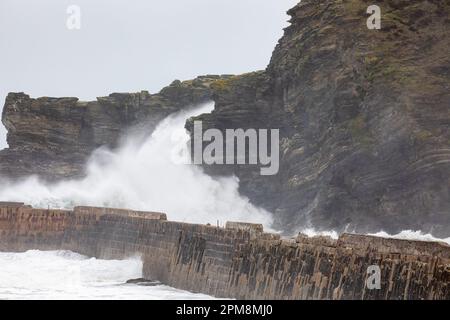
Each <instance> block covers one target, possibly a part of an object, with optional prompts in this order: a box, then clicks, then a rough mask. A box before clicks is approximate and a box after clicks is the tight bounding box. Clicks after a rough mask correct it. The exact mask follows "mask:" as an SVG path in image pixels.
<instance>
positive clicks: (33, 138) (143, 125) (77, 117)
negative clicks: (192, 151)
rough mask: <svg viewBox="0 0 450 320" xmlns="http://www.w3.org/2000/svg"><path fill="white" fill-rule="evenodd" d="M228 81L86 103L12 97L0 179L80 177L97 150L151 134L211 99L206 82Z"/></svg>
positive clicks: (8, 101)
mask: <svg viewBox="0 0 450 320" xmlns="http://www.w3.org/2000/svg"><path fill="white" fill-rule="evenodd" d="M226 77H227V76H214V75H211V76H202V77H198V78H196V79H194V80H189V81H184V82H181V81H178V80H177V81H174V82H173V83H172V84H171V85H170V86H168V87H165V88H163V89H162V90H161V91H160V92H159V93H158V94H149V93H148V92H147V91H142V92H139V93H113V94H110V95H109V96H108V97H100V98H97V100H96V101H90V102H82V101H79V100H78V98H48V97H43V98H37V99H32V98H30V97H29V96H28V95H26V94H24V93H10V94H9V95H8V96H7V98H6V102H5V106H4V109H3V115H2V121H3V124H4V125H5V127H6V129H7V130H8V136H7V140H8V144H9V148H8V149H5V150H2V151H0V175H1V176H6V177H8V178H13V179H16V178H19V177H24V176H28V175H32V174H33V175H39V176H40V177H41V178H44V179H47V180H56V179H61V178H67V177H80V176H82V175H83V174H84V171H83V169H84V166H85V164H86V160H87V158H88V157H89V155H90V154H91V153H92V152H93V151H94V150H95V149H97V148H99V147H101V146H105V147H108V148H115V147H117V145H118V143H119V141H120V138H121V137H123V135H124V134H125V133H126V132H127V133H128V132H139V134H144V135H145V134H147V135H148V134H150V133H151V132H152V131H153V129H154V128H155V126H156V124H157V123H158V122H159V121H160V120H162V119H163V118H165V117H166V116H167V115H169V114H171V113H173V112H176V111H178V110H180V109H182V108H188V107H189V106H193V105H196V104H199V103H203V102H206V101H208V100H210V99H211V90H210V84H211V83H213V82H214V81H216V80H218V79H222V78H226Z"/></svg>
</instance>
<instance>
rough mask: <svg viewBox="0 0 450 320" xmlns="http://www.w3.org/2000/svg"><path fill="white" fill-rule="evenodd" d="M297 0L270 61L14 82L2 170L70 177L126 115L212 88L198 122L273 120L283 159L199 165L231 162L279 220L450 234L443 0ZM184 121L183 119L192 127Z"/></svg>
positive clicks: (139, 119) (448, 62) (133, 119)
mask: <svg viewBox="0 0 450 320" xmlns="http://www.w3.org/2000/svg"><path fill="white" fill-rule="evenodd" d="M373 2H374V1H372V0H370V1H368V0H323V1H315V0H303V1H302V2H301V3H299V4H298V5H297V6H295V7H294V8H292V9H291V10H290V11H289V15H290V16H291V25H290V26H289V27H288V28H286V29H285V32H284V36H283V37H282V38H281V40H280V41H279V43H278V45H277V46H276V48H275V51H274V53H273V56H272V59H271V61H270V64H269V65H268V67H267V69H266V70H263V71H259V72H254V73H249V74H244V75H240V76H233V77H221V78H220V77H206V78H205V77H201V78H198V79H196V80H193V81H188V82H184V83H180V82H175V83H173V84H172V85H171V86H169V87H167V88H165V89H163V90H162V91H161V92H160V93H159V94H156V95H150V94H148V93H146V92H141V93H137V94H112V95H110V96H109V97H104V98H99V99H97V101H92V102H80V101H78V99H76V98H61V99H56V98H39V99H30V98H29V97H28V96H27V95H25V94H10V95H9V96H8V98H7V100H6V105H5V108H4V112H3V123H4V124H5V126H6V127H7V129H8V142H9V146H10V148H9V149H6V150H3V151H1V152H0V174H1V175H7V176H9V177H13V178H16V177H20V176H25V175H29V174H39V175H41V176H43V177H45V178H47V179H57V178H64V177H73V176H79V175H81V174H82V168H83V165H84V163H85V161H86V158H87V157H88V155H89V154H90V153H91V152H92V151H93V150H94V149H95V148H97V147H99V146H103V145H106V146H110V147H114V146H115V145H117V142H118V139H119V136H120V135H121V134H122V133H123V132H124V131H125V129H129V128H130V127H134V126H139V125H140V126H141V128H146V131H147V132H149V131H151V129H152V128H153V127H154V125H155V123H157V122H158V121H159V120H160V119H162V118H163V117H164V116H166V115H167V114H169V113H171V112H173V111H176V110H179V109H180V108H181V107H183V106H186V105H189V104H194V103H198V102H201V101H204V100H206V99H208V98H210V97H211V96H212V98H213V99H214V100H215V102H216V107H215V110H214V111H213V112H212V113H211V114H206V115H203V116H200V117H198V119H199V120H202V121H203V127H204V129H207V128H212V127H214V128H219V129H233V128H269V129H272V128H278V129H280V132H281V146H280V154H281V163H280V172H279V173H278V174H277V175H275V176H261V175H260V171H259V168H256V167H253V166H209V167H208V166H205V167H204V168H205V170H206V171H207V172H208V173H210V174H213V175H229V174H236V175H237V176H238V177H239V179H240V192H241V193H242V194H244V195H246V196H248V197H249V199H250V200H251V201H252V202H253V203H254V204H256V205H259V206H262V207H264V208H266V209H268V210H269V211H271V212H273V213H274V216H275V222H276V227H278V228H280V229H282V230H285V231H287V232H293V231H296V230H297V229H298V228H303V227H308V226H312V227H315V228H318V229H327V230H329V229H335V230H337V231H343V230H349V231H357V232H368V231H379V230H380V229H383V230H386V231H388V232H391V233H395V232H398V231H400V230H403V229H415V230H418V229H420V230H423V231H425V232H431V233H433V234H434V235H436V236H445V237H448V236H450V214H449V212H450V191H449V190H450V147H449V142H450V58H449V55H448V52H450V34H449V33H450V19H449V15H450V3H449V1H442V0H428V1H422V0H384V1H376V3H377V4H378V5H379V6H380V8H381V30H369V29H368V28H367V25H366V21H367V18H368V14H367V13H366V10H367V7H368V6H369V5H372V4H374V3H373ZM192 120H193V119H191V121H189V122H188V123H187V126H186V127H187V128H188V129H189V130H191V129H192V128H191V125H192Z"/></svg>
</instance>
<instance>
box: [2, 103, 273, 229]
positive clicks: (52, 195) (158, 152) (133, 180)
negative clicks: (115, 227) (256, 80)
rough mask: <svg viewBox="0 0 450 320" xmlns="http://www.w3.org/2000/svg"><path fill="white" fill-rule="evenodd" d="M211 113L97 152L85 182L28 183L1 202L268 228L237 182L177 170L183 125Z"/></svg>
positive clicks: (15, 186)
mask: <svg viewBox="0 0 450 320" xmlns="http://www.w3.org/2000/svg"><path fill="white" fill-rule="evenodd" d="M212 109H213V103H208V104H205V105H203V106H201V107H199V108H196V109H193V110H185V111H181V112H179V113H177V114H174V115H171V116H169V117H167V118H166V119H164V120H163V121H162V122H161V123H160V124H159V125H158V126H157V128H156V129H155V131H154V132H153V134H152V135H151V136H150V137H149V138H148V139H146V141H144V143H143V144H140V145H137V144H136V143H135V142H133V139H128V140H127V142H126V143H124V145H123V146H122V147H121V148H119V150H117V151H114V152H112V151H109V150H104V149H99V150H97V151H96V152H95V153H94V155H93V156H92V157H91V160H90V161H89V163H88V167H87V176H86V177H85V178H84V179H81V180H69V181H63V182H60V183H57V184H46V183H43V182H42V181H40V180H39V179H38V178H36V177H30V178H28V179H26V180H25V181H23V182H19V183H12V184H11V183H10V184H8V183H6V184H5V183H4V184H3V185H2V187H0V199H1V200H2V201H22V202H25V203H27V204H31V205H32V206H34V207H40V208H47V207H50V208H72V207H74V206H76V205H91V206H106V207H115V208H128V209H135V210H149V211H161V212H165V213H167V214H168V219H170V220H177V221H186V222H192V223H211V224H213V225H215V224H216V223H217V221H219V223H220V224H221V225H223V224H224V223H225V221H233V220H234V221H246V222H256V223H262V224H263V225H264V226H265V227H269V226H270V225H271V223H272V216H271V214H270V213H268V212H267V211H265V210H263V209H260V208H256V207H255V206H253V205H252V204H250V202H249V201H248V199H246V198H244V197H242V196H241V195H240V194H239V192H238V179H237V178H236V177H227V178H220V179H214V178H212V177H210V176H208V175H206V174H204V173H203V171H202V170H201V168H198V167H196V166H194V165H186V164H181V163H186V162H187V160H188V159H189V157H190V155H189V147H188V142H189V135H188V133H187V132H186V130H185V129H184V124H185V121H186V119H188V118H189V117H191V116H194V115H197V114H201V113H206V112H210V111H211V110H212Z"/></svg>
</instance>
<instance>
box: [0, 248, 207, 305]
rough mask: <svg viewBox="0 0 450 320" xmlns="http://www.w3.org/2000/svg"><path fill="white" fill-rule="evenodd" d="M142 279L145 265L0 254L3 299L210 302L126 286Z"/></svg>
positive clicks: (65, 254)
mask: <svg viewBox="0 0 450 320" xmlns="http://www.w3.org/2000/svg"><path fill="white" fill-rule="evenodd" d="M140 277H142V262H141V260H140V259H139V258H138V257H136V258H131V259H127V260H120V261H119V260H99V259H95V258H88V257H85V256H82V255H79V254H76V253H73V252H70V251H37V250H31V251H27V252H23V253H4V252H0V300H2V299H40V300H42V299H130V300H134V299H138V300H143V299H148V300H151V299H210V298H211V297H209V296H206V295H202V294H192V293H189V292H186V291H182V290H177V289H174V288H171V287H168V286H163V285H159V286H152V287H149V286H138V285H134V284H126V281H127V280H129V279H136V278H140Z"/></svg>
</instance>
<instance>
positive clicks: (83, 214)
mask: <svg viewBox="0 0 450 320" xmlns="http://www.w3.org/2000/svg"><path fill="white" fill-rule="evenodd" d="M32 249H38V250H71V251H74V252H78V253H80V254H84V255H87V256H92V257H97V258H101V259H124V258H128V257H130V256H136V255H138V256H140V257H141V259H142V261H143V275H144V277H145V278H146V279H149V280H159V281H161V282H162V283H164V284H167V285H170V286H173V287H176V288H180V289H185V290H190V291H192V292H202V293H205V294H210V295H214V296H216V297H225V298H238V299H305V300H306V299H334V300H340V299H356V300H363V299H364V300H368V299H392V300H402V299H404V300H408V299H409V300H413V299H414V300H422V299H449V298H450V269H449V266H450V247H449V246H448V245H447V244H445V243H436V242H422V241H408V240H398V239H384V238H377V237H370V236H362V235H354V234H343V235H341V236H340V238H339V239H338V240H333V239H330V238H326V237H314V238H308V237H305V236H302V235H299V236H298V237H296V238H293V239H281V238H280V236H279V235H276V234H269V233H264V230H263V229H262V226H260V225H251V224H240V223H227V225H226V228H219V227H213V226H205V225H196V224H187V223H180V222H172V221H168V220H167V217H166V215H165V214H159V213H153V212H136V211H131V210H120V209H109V208H92V207H76V208H74V210H70V211H68V210H66V211H64V210H47V209H34V208H31V207H29V206H24V205H23V204H20V203H0V251H26V250H32ZM374 266H376V267H378V268H379V269H378V270H379V277H378V278H377V279H378V280H379V286H377V288H375V289H374V288H373V287H370V286H367V283H371V282H370V281H368V280H369V279H368V276H369V274H368V268H369V267H372V268H373V267H374ZM371 274H372V273H371Z"/></svg>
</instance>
